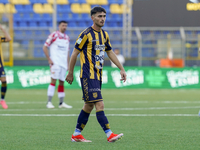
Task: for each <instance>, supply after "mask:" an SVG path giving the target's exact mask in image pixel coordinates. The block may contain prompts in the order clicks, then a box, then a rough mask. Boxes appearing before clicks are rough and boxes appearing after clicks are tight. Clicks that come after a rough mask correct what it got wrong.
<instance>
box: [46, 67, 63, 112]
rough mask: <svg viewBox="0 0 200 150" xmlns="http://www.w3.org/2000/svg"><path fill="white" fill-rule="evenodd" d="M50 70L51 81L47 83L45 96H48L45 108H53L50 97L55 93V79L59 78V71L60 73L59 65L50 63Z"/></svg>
mask: <svg viewBox="0 0 200 150" xmlns="http://www.w3.org/2000/svg"><path fill="white" fill-rule="evenodd" d="M50 71H51V83H50V84H49V86H48V89H47V97H48V102H47V108H54V106H53V104H52V98H53V96H54V93H55V86H56V81H57V79H59V73H60V69H59V66H57V65H52V66H51V67H50Z"/></svg>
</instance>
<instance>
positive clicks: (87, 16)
mask: <svg viewBox="0 0 200 150" xmlns="http://www.w3.org/2000/svg"><path fill="white" fill-rule="evenodd" d="M82 18H84V20H85V21H90V20H91V17H90V14H85V13H84V14H82Z"/></svg>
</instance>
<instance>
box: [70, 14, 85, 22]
mask: <svg viewBox="0 0 200 150" xmlns="http://www.w3.org/2000/svg"><path fill="white" fill-rule="evenodd" d="M72 18H73V20H74V21H82V20H83V18H82V15H81V14H76V13H72Z"/></svg>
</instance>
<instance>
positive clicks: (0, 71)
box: [0, 59, 6, 77]
mask: <svg viewBox="0 0 200 150" xmlns="http://www.w3.org/2000/svg"><path fill="white" fill-rule="evenodd" d="M5 76H6V73H5V70H4V67H3V64H2V61H1V59H0V77H5Z"/></svg>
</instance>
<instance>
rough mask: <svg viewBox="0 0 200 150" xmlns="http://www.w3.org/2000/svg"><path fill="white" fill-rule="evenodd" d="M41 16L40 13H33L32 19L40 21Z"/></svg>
mask: <svg viewBox="0 0 200 150" xmlns="http://www.w3.org/2000/svg"><path fill="white" fill-rule="evenodd" d="M42 19H43V18H42V16H41V15H40V14H36V13H33V16H32V21H42Z"/></svg>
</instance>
